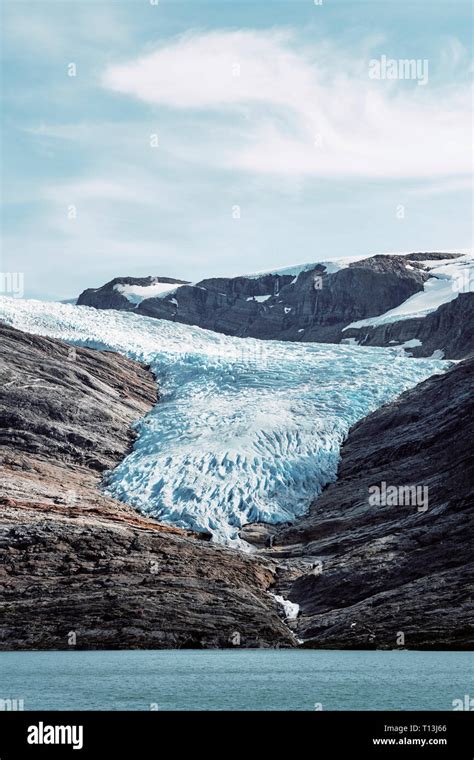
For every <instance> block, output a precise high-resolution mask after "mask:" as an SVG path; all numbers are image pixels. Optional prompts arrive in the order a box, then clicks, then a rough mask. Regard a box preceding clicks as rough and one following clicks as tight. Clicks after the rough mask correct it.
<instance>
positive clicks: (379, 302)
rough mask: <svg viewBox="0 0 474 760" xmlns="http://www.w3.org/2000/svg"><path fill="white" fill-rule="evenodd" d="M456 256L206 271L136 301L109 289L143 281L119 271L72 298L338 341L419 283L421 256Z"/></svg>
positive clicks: (238, 330) (264, 334)
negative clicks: (292, 269) (208, 274)
mask: <svg viewBox="0 0 474 760" xmlns="http://www.w3.org/2000/svg"><path fill="white" fill-rule="evenodd" d="M457 256H458V254H441V253H423V254H420V253H414V254H408V255H407V256H398V255H388V256H382V255H377V256H372V257H370V258H367V259H363V260H361V261H357V262H353V263H351V264H349V265H348V266H347V267H345V268H342V269H339V271H335V272H331V271H328V267H326V266H325V265H321V264H315V265H314V266H309V267H305V268H303V269H302V271H300V272H299V274H297V275H294V274H288V273H285V270H282V272H281V273H275V274H262V275H260V276H247V277H234V278H225V277H220V278H210V279H206V280H202V281H201V282H199V283H197V284H195V285H190V284H185V285H182V286H180V287H178V288H177V289H176V290H175V291H173V292H172V293H169V294H164V295H162V296H160V297H156V298H145V299H144V300H142V301H141V302H140V303H138V304H133V303H131V302H130V301H128V300H127V299H126V298H125V297H124V296H123V295H120V294H117V292H116V290H115V289H114V286H115V285H116V284H117V283H125V282H126V283H129V284H140V283H143V281H142V280H140V281H139V280H134V279H133V278H119V279H116V280H112V282H110V283H107V285H104V286H103V287H102V288H97V289H96V290H86V291H84V292H83V293H82V294H81V295H80V297H79V299H78V302H77V303H78V305H85V306H94V307H96V308H101V309H111V308H113V309H122V308H124V309H127V310H129V311H132V310H133V311H135V313H137V314H143V315H146V316H150V317H158V318H160V319H169V320H174V321H177V322H182V323H184V324H190V325H197V326H198V327H204V328H206V329H209V330H215V331H217V332H222V333H225V334H226V335H236V336H240V337H254V338H270V339H279V340H304V341H319V342H339V340H340V339H341V337H344V335H343V334H342V328H343V327H346V326H347V325H348V324H350V323H351V322H354V321H357V320H359V319H365V318H367V317H371V316H377V315H379V314H383V313H384V312H386V311H388V310H390V309H392V308H395V306H398V305H399V304H401V303H402V302H403V301H405V300H406V299H407V298H409V297H410V296H412V295H414V294H415V293H417V292H418V291H420V290H423V285H424V283H425V281H426V280H427V279H428V277H429V274H428V272H426V271H425V270H424V268H423V265H422V263H421V261H427V260H436V259H446V258H451V257H453V258H455V257H457ZM407 264H408V266H407ZM162 279H164V278H162Z"/></svg>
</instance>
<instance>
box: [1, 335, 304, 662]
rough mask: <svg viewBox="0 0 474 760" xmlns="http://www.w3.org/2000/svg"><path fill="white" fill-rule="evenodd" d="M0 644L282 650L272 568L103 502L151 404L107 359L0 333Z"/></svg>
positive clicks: (146, 392)
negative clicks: (106, 478)
mask: <svg viewBox="0 0 474 760" xmlns="http://www.w3.org/2000/svg"><path fill="white" fill-rule="evenodd" d="M0 357H1V358H0V410H1V416H0V613H1V614H0V649H19V648H22V649H66V648H68V646H70V645H71V643H70V642H71V641H72V640H73V639H74V637H72V638H71V634H75V636H76V644H75V645H76V646H77V647H78V648H86V649H95V648H98V649H100V648H102V649H117V648H167V647H187V646H195V647H201V646H205V647H216V646H231V645H232V643H231V637H233V640H234V641H235V640H236V639H235V636H234V634H235V633H236V632H237V633H239V635H240V640H241V645H242V646H278V645H281V646H293V645H294V643H295V642H294V639H293V637H292V635H291V633H290V632H289V630H288V628H287V627H286V625H285V624H284V622H283V621H282V620H281V619H280V617H279V611H278V609H277V606H276V605H275V603H274V601H273V600H272V598H271V597H270V595H269V594H268V593H267V590H268V589H269V588H270V586H271V585H272V584H273V583H274V581H275V568H276V565H275V563H274V562H273V561H272V560H269V559H268V558H260V559H252V558H251V557H249V556H246V555H244V554H242V553H240V552H236V551H232V550H229V549H226V548H223V547H219V546H216V545H215V544H211V543H208V542H207V541H206V540H205V538H206V537H205V536H199V535H198V534H192V533H187V532H185V531H182V530H179V529H174V528H171V527H167V526H164V525H160V524H159V523H157V522H156V521H154V520H152V519H149V518H146V517H143V516H141V515H140V514H138V513H137V512H136V511H135V510H133V509H131V508H130V507H128V506H127V505H126V504H122V503H121V502H118V501H115V500H114V499H112V498H109V497H107V496H105V495H104V494H103V493H102V491H101V489H100V486H101V475H102V473H103V472H104V471H105V470H106V469H108V468H111V467H113V466H115V465H116V464H117V463H118V462H119V461H120V460H121V459H122V458H123V457H124V456H125V455H126V453H127V451H128V450H129V448H130V446H131V445H132V443H133V439H134V434H133V432H132V431H131V428H130V426H131V424H132V422H133V421H134V420H136V419H137V418H139V417H141V416H143V415H144V414H145V413H146V412H147V411H148V410H149V409H150V408H151V406H152V405H153V404H154V403H155V401H156V386H155V382H154V379H153V377H152V375H151V373H150V372H149V371H148V370H147V369H146V368H145V367H142V366H140V365H139V364H137V363H135V362H133V361H130V360H128V359H126V358H124V357H122V356H119V355H117V354H114V353H110V352H100V351H93V350H90V349H83V348H77V349H74V348H71V347H68V346H66V345H64V344H62V343H60V342H59V341H57V340H52V339H48V338H41V337H38V336H34V335H28V334H26V333H23V332H20V331H18V330H15V329H14V328H12V327H8V326H6V325H2V324H0Z"/></svg>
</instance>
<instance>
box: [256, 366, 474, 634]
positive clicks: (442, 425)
mask: <svg viewBox="0 0 474 760" xmlns="http://www.w3.org/2000/svg"><path fill="white" fill-rule="evenodd" d="M473 371H474V359H470V360H466V361H464V362H462V363H460V364H459V365H457V366H455V367H454V368H452V369H451V370H450V371H449V372H448V373H446V374H445V375H442V376H433V377H431V378H430V379H428V380H426V381H424V382H423V383H421V384H420V385H418V386H417V387H415V388H413V389H412V390H409V391H407V392H405V393H404V394H402V396H400V397H399V398H398V399H397V400H396V401H394V402H392V403H390V404H387V405H386V406H384V407H382V408H380V409H378V410H377V411H376V412H374V413H372V414H371V415H369V416H368V417H366V418H365V419H364V420H362V421H361V422H359V423H358V424H357V425H355V426H354V427H353V428H352V430H351V431H350V433H349V436H348V438H347V440H346V442H345V444H344V446H343V448H342V451H341V455H342V456H341V462H340V466H339V471H338V480H337V481H336V482H335V483H334V484H331V485H329V486H328V487H327V489H326V490H325V491H324V492H323V494H322V495H321V496H320V498H319V499H318V500H317V501H315V502H314V504H313V505H312V507H311V510H310V512H309V514H308V516H307V517H305V518H303V519H302V520H300V521H299V522H298V523H296V524H294V525H293V526H291V527H289V528H287V529H285V530H283V531H282V532H281V533H279V534H277V535H276V537H275V539H274V544H275V549H274V550H272V551H271V552H269V555H270V556H273V557H274V558H278V559H279V560H280V562H282V563H283V564H284V565H285V568H286V569H285V570H284V571H283V572H282V577H281V580H280V591H281V593H283V594H284V596H285V597H286V598H289V599H290V600H291V601H293V602H295V603H297V604H299V605H300V616H299V618H298V621H297V623H296V631H297V633H298V635H299V636H300V637H301V638H302V639H304V640H305V641H306V642H307V644H308V645H312V646H316V647H329V648H339V647H342V648H344V647H349V648H366V647H367V646H377V647H388V648H392V647H394V648H395V647H396V646H397V645H400V644H401V645H402V646H406V647H407V648H414V647H415V648H416V647H427V648H444V647H446V648H467V647H469V646H472V643H473V631H472V628H470V626H469V622H468V621H469V619H470V613H472V599H471V594H470V590H472V588H471V589H470V584H471V582H472V572H473V569H474V550H473V545H474V542H473V538H474V535H473V533H474V525H473V520H472V506H473V483H474V459H473V455H472V451H471V446H472V439H473V432H474V431H473V425H474V423H473V420H474V402H473V398H472V378H473ZM382 483H385V484H386V486H396V487H397V489H398V488H399V487H402V488H403V487H406V486H414V485H415V486H419V487H422V488H426V489H427V491H426V492H425V495H426V496H427V503H425V501H422V502H419V503H418V505H413V504H409V505H407V504H406V502H405V503H400V500H399V504H398V506H397V505H393V506H390V505H389V506H384V505H383V501H382V503H381V504H380V505H377V504H374V503H373V501H372V503H371V501H370V496H371V495H372V494H373V490H372V491H371V490H370V489H373V487H374V486H375V485H378V486H379V487H380V486H381V484H382ZM419 495H421V493H420V494H419ZM402 502H403V500H402ZM425 506H427V507H428V508H427V509H426V510H425V509H424V507H425ZM418 507H421V508H420V509H418ZM471 619H472V618H471ZM400 633H401V634H403V637H402V638H400V636H399V634H400Z"/></svg>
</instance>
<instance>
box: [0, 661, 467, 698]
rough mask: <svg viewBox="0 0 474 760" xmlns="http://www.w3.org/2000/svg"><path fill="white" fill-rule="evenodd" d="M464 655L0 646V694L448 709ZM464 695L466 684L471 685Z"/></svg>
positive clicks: (460, 690) (463, 671)
mask: <svg viewBox="0 0 474 760" xmlns="http://www.w3.org/2000/svg"><path fill="white" fill-rule="evenodd" d="M472 666H473V657H472V653H470V652H416V651H405V650H401V651H389V652H382V651H316V650H262V649H255V650H201V651H196V650H162V651H128V652H126V651H113V652H105V651H104V652H80V651H71V652H1V653H0V697H1V698H4V699H5V698H11V699H23V701H24V709H25V710H315V709H323V710H452V709H453V701H454V700H462V701H464V699H465V695H466V694H469V693H470V691H469V688H470V684H472V675H473V667H472ZM471 693H472V689H471Z"/></svg>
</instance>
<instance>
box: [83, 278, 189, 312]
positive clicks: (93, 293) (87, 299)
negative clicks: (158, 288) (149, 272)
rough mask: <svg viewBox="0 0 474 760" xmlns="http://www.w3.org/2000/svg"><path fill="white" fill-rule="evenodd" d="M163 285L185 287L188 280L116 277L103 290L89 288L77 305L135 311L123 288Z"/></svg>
mask: <svg viewBox="0 0 474 760" xmlns="http://www.w3.org/2000/svg"><path fill="white" fill-rule="evenodd" d="M158 283H162V284H163V285H170V286H173V285H176V286H178V285H184V284H187V280H175V279H174V278H173V277H115V278H114V279H113V280H111V281H110V282H108V283H106V285H103V286H102V287H101V288H88V289H87V290H84V292H83V293H81V295H80V296H79V299H78V300H77V304H78V305H79V304H82V305H85V306H95V308H97V309H119V310H125V311H134V310H135V309H136V305H137V304H136V303H133V301H130V300H129V299H128V298H127V297H126V296H125V295H124V294H123V292H121V289H120V288H121V286H123V285H134V286H137V285H138V286H139V287H140V288H148V287H151V286H153V285H157V284H158Z"/></svg>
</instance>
